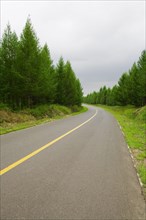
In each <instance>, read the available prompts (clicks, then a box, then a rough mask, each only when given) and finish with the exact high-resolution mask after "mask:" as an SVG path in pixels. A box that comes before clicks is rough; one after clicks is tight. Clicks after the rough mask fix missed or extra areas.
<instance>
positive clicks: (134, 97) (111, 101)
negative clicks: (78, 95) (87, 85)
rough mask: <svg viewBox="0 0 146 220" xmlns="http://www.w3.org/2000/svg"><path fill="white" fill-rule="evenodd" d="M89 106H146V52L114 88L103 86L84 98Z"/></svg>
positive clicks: (145, 51)
mask: <svg viewBox="0 0 146 220" xmlns="http://www.w3.org/2000/svg"><path fill="white" fill-rule="evenodd" d="M84 102H86V103H89V104H104V105H111V106H114V105H121V106H124V105H135V106H137V107H138V106H144V105H146V50H144V51H143V52H142V53H141V56H140V57H139V60H138V62H137V63H136V62H135V63H134V64H133V65H132V67H131V69H130V70H129V71H128V72H125V73H123V74H122V76H121V77H120V79H119V81H118V84H117V85H115V86H113V88H107V87H106V86H103V87H102V88H100V90H99V91H98V92H96V91H94V92H92V93H90V94H88V95H87V96H86V97H84Z"/></svg>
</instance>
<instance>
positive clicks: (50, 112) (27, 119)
mask: <svg viewBox="0 0 146 220" xmlns="http://www.w3.org/2000/svg"><path fill="white" fill-rule="evenodd" d="M87 110H88V109H87V108H85V107H79V106H76V109H73V108H69V107H66V106H61V105H56V104H55V105H54V104H51V105H46V104H45V105H38V106H36V107H34V108H31V109H30V108H26V109H23V110H21V111H20V110H19V111H18V110H17V111H12V110H10V109H8V108H6V109H5V106H3V105H2V109H0V134H5V133H8V132H11V131H16V130H20V129H24V128H28V127H31V126H34V125H37V124H41V123H44V122H49V121H52V120H54V119H59V118H63V117H65V116H66V115H75V114H79V113H82V112H85V111H87Z"/></svg>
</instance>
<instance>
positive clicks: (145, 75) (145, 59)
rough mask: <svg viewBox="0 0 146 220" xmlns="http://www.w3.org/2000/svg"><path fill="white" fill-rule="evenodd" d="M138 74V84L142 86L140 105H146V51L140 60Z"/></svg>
mask: <svg viewBox="0 0 146 220" xmlns="http://www.w3.org/2000/svg"><path fill="white" fill-rule="evenodd" d="M137 65H138V72H139V79H138V83H139V84H140V90H139V96H140V103H139V104H140V105H141V106H143V105H146V50H144V51H143V52H142V54H141V56H140V58H139V60H138V63H137Z"/></svg>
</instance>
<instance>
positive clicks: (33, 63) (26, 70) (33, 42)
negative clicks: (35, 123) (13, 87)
mask: <svg viewBox="0 0 146 220" xmlns="http://www.w3.org/2000/svg"><path fill="white" fill-rule="evenodd" d="M19 71H20V72H21V76H22V79H23V80H22V82H23V83H22V89H21V91H22V92H21V95H22V97H21V98H22V100H21V101H22V104H23V105H25V106H28V107H31V106H32V105H33V104H34V103H33V102H34V100H35V98H36V96H37V91H38V81H39V73H40V46H39V41H38V38H37V37H36V34H35V32H34V30H33V27H32V24H31V21H30V19H27V22H26V25H25V27H24V29H23V32H22V34H21V37H20V47H19Z"/></svg>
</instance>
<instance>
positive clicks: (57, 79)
mask: <svg viewBox="0 0 146 220" xmlns="http://www.w3.org/2000/svg"><path fill="white" fill-rule="evenodd" d="M46 40H47V39H46ZM0 66H1V68H0V103H3V104H6V105H8V106H9V107H10V108H11V109H13V110H16V109H24V108H33V107H34V106H37V105H41V104H60V105H65V106H74V105H77V106H80V105H81V103H82V96H83V92H82V87H81V83H80V81H79V79H77V78H76V75H75V73H74V71H73V69H72V66H71V63H70V62H69V61H67V62H66V63H65V62H64V60H63V57H60V59H59V61H58V63H57V64H56V66H55V65H54V64H53V61H52V59H51V55H50V51H49V48H48V45H47V44H45V45H44V46H43V47H41V46H40V43H39V39H38V38H37V35H36V33H35V31H34V28H33V26H32V23H31V20H30V19H29V18H28V19H27V21H26V24H25V27H24V29H23V31H22V33H21V35H20V37H19V38H18V36H17V35H16V33H15V32H14V31H12V30H11V26H10V24H8V25H7V27H6V29H5V31H4V33H3V36H2V39H1V41H0Z"/></svg>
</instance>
